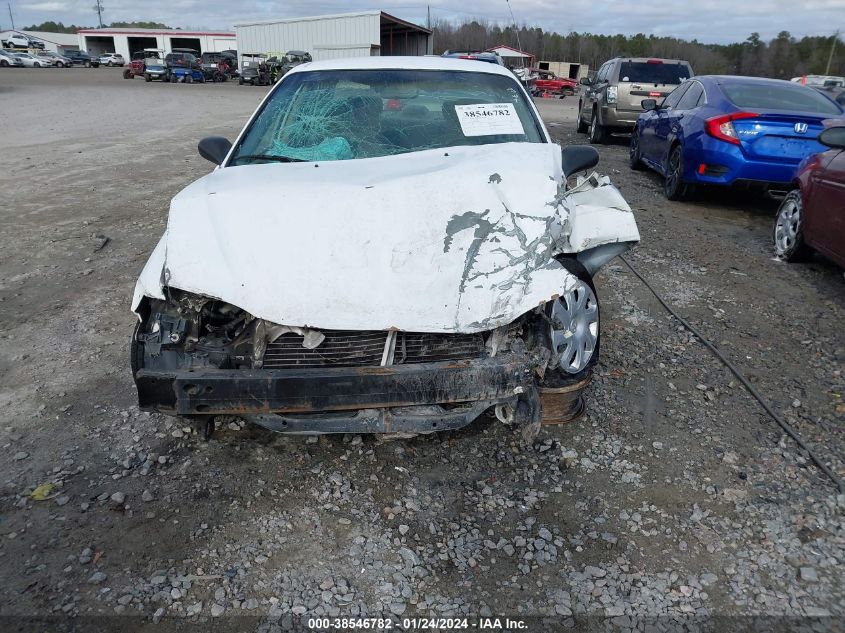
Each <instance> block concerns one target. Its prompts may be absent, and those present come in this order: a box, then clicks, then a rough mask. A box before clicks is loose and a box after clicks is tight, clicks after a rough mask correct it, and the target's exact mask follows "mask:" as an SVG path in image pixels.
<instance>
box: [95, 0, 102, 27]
mask: <svg viewBox="0 0 845 633" xmlns="http://www.w3.org/2000/svg"><path fill="white" fill-rule="evenodd" d="M94 11H96V12H97V18H98V19H99V21H100V28H103V3H102V2H100V0H97V4H95V5H94Z"/></svg>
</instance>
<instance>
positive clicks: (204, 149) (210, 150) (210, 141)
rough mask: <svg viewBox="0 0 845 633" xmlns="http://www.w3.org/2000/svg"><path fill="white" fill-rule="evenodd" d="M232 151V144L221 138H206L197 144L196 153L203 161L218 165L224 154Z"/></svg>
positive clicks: (224, 156) (223, 158)
mask: <svg viewBox="0 0 845 633" xmlns="http://www.w3.org/2000/svg"><path fill="white" fill-rule="evenodd" d="M230 149H232V143H231V142H230V141H229V139H227V138H223V137H222V136H206V137H205V138H204V139H202V140H201V141H200V142H199V143H198V144H197V151H198V152H199V154H200V156H202V157H203V158H204V159H205V160H207V161H211V162H212V163H214V164H215V165H220V164H221V163H222V162H223V161H224V160H225V158H226V154H228V153H229V150H230Z"/></svg>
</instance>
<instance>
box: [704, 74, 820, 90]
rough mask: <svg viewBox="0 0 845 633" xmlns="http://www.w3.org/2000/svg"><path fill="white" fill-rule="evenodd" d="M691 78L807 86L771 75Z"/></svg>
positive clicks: (721, 83) (724, 81) (723, 81)
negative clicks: (771, 76) (771, 77)
mask: <svg viewBox="0 0 845 633" xmlns="http://www.w3.org/2000/svg"><path fill="white" fill-rule="evenodd" d="M691 79H698V80H706V81H712V82H714V83H717V84H719V85H724V84H760V85H766V84H769V85H778V84H780V85H786V86H792V87H799V88H807V87H808V86H802V85H801V84H799V83H797V82H794V81H787V80H785V79H770V78H769V77H746V76H745V75H696V76H695V77H691Z"/></svg>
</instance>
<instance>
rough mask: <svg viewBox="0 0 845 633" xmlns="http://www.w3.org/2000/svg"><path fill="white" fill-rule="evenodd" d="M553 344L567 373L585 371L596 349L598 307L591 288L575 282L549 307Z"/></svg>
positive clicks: (561, 365)
mask: <svg viewBox="0 0 845 633" xmlns="http://www.w3.org/2000/svg"><path fill="white" fill-rule="evenodd" d="M551 321H552V326H551V327H552V332H551V335H552V345H553V347H554V351H555V352H556V353H557V355H558V359H559V361H560V367H561V369H563V371H565V372H566V373H568V374H577V373H579V372H581V371H583V370H584V368H585V367H587V365H588V364H589V362H590V359H592V357H593V354H594V353H595V350H596V343H597V342H598V336H599V308H598V301H597V300H596V295H595V293H594V292H593V289H592V288H590V286H588V285H587V284H586V283H584V282H583V281H581V280H580V279H579V280H578V282H577V283H576V284H575V286H573V287H572V288H570V289H569V290H567V291H566V292H565V293H563V295H562V296H561V297H559V298H558V299H557V300H556V301H555V302H554V303H553V304H552V310H551Z"/></svg>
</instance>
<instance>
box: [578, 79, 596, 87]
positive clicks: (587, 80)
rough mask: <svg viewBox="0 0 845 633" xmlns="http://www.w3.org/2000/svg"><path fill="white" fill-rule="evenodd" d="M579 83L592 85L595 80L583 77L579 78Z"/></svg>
mask: <svg viewBox="0 0 845 633" xmlns="http://www.w3.org/2000/svg"><path fill="white" fill-rule="evenodd" d="M578 83H579V84H581V85H582V86H592V85H593V80H592V79H590V78H589V77H581V79H579V80H578Z"/></svg>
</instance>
